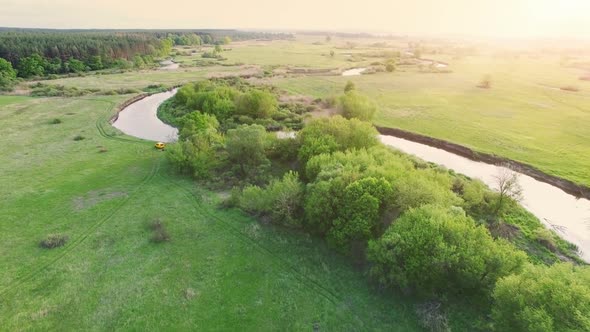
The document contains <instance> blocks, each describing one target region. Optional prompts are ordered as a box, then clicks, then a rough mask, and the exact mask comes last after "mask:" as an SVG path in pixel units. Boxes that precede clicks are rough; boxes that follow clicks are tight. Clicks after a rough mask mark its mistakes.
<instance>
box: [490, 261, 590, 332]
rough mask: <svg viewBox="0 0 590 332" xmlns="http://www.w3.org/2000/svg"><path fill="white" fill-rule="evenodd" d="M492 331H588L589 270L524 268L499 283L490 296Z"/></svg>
mask: <svg viewBox="0 0 590 332" xmlns="http://www.w3.org/2000/svg"><path fill="white" fill-rule="evenodd" d="M493 298H494V304H493V307H492V318H493V321H494V327H495V330H496V331H502V332H504V331H505V332H511V331H514V332H516V331H519V332H521V331H522V332H528V331H590V314H589V313H590V269H589V268H588V267H586V266H583V267H576V266H573V265H572V264H569V263H560V264H555V265H553V266H550V267H547V266H536V265H528V266H527V267H526V269H525V270H524V272H523V273H520V274H514V275H510V276H507V277H504V278H502V279H500V280H499V281H498V283H497V285H496V288H495V290H494V294H493Z"/></svg>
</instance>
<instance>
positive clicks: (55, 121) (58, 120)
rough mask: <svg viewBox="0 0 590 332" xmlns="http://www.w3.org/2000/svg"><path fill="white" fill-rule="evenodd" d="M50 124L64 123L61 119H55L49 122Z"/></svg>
mask: <svg viewBox="0 0 590 332" xmlns="http://www.w3.org/2000/svg"><path fill="white" fill-rule="evenodd" d="M49 123H50V124H60V123H62V121H61V119H58V118H55V119H53V120H51V121H49Z"/></svg>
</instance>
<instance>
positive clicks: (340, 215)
mask: <svg viewBox="0 0 590 332" xmlns="http://www.w3.org/2000/svg"><path fill="white" fill-rule="evenodd" d="M200 84H208V83H200ZM347 90H348V91H347V92H346V93H345V95H344V96H343V97H341V101H340V103H341V107H342V110H343V111H344V110H345V109H346V110H347V111H346V114H347V117H348V118H344V117H341V116H335V117H330V118H323V119H317V120H313V121H310V122H309V123H308V124H306V126H305V127H304V128H303V129H302V130H301V131H299V132H298V133H297V135H296V136H295V137H282V138H279V137H277V136H276V135H273V134H272V133H268V132H267V131H266V130H265V128H264V127H263V126H260V125H257V124H240V125H238V126H237V127H233V128H231V129H228V130H227V131H224V130H223V129H222V128H221V127H222V126H220V124H219V123H220V122H222V121H223V120H222V119H227V113H226V111H225V110H223V111H218V110H217V109H216V108H215V107H214V105H215V103H209V104H210V105H211V106H204V105H205V101H204V100H206V98H205V95H200V92H198V91H200V89H195V88H194V85H191V88H190V91H183V92H182V93H181V95H180V96H181V97H180V98H182V99H183V100H185V101H186V102H187V103H193V104H191V105H193V106H194V107H199V106H200V109H201V110H202V111H201V112H191V113H188V115H185V116H184V117H183V122H182V124H181V125H182V127H181V131H180V142H179V143H178V144H176V145H173V146H172V147H171V148H170V151H169V156H170V158H171V160H172V161H173V162H174V163H175V164H176V165H179V166H181V168H184V169H190V170H192V172H193V174H194V175H195V176H197V177H199V176H200V175H202V174H207V176H211V175H212V174H216V173H217V177H218V178H221V177H223V178H224V179H227V178H229V177H233V178H235V179H238V180H239V181H236V182H232V183H233V184H240V185H241V186H242V187H241V189H235V190H234V191H233V194H232V197H231V199H230V202H229V203H230V204H232V205H234V206H237V207H239V208H241V209H243V210H244V211H246V212H248V213H250V214H252V215H255V216H257V217H259V218H263V219H267V220H270V221H271V222H273V223H276V224H279V225H283V226H286V227H291V228H298V229H302V230H304V231H306V232H309V233H312V234H316V235H319V236H322V237H325V238H326V241H327V242H328V243H329V244H330V245H331V246H332V247H333V248H335V249H336V250H338V251H340V252H342V253H344V254H346V255H350V256H351V257H352V258H353V259H354V260H355V261H357V262H359V263H363V264H368V267H369V275H370V276H371V277H372V279H373V280H375V281H376V282H378V283H379V284H381V285H383V286H384V287H389V288H393V289H396V290H399V291H401V292H403V293H404V294H413V295H414V296H417V297H420V298H423V299H427V300H431V299H433V298H434V299H437V300H440V301H444V300H450V299H457V298H461V299H463V300H465V299H469V300H468V301H470V302H474V303H479V305H481V306H483V307H486V306H488V305H489V302H492V301H493V303H494V304H493V306H492V307H491V308H489V307H488V309H489V310H490V311H491V312H493V314H492V315H491V317H493V319H492V320H491V321H490V322H489V324H490V326H492V327H494V326H495V328H496V329H497V330H498V331H510V330H514V331H517V330H518V331H562V330H571V331H574V330H580V331H582V330H587V329H588V326H589V324H590V320H589V319H588V317H589V316H588V312H589V311H588V310H589V307H590V302H589V300H590V283H588V278H589V275H590V271H589V270H588V269H587V268H578V267H575V268H574V267H572V266H571V265H555V266H552V267H546V266H534V265H531V264H530V263H529V258H528V256H527V254H525V253H524V252H523V251H521V250H519V249H517V248H516V247H515V246H514V245H513V244H512V243H510V242H509V241H508V240H506V239H503V238H500V237H495V236H492V235H491V233H490V231H489V228H490V226H491V225H492V224H494V223H501V222H502V221H501V219H502V216H503V215H504V214H506V213H507V212H509V210H510V209H517V208H519V207H518V205H517V204H516V201H515V198H516V197H517V196H518V190H517V186H516V185H515V178H514V177H512V176H501V177H499V179H502V181H501V183H502V184H503V185H502V187H501V190H500V192H493V191H491V190H489V189H488V188H487V187H486V186H485V185H484V184H483V183H481V182H478V181H472V180H469V179H465V178H462V177H459V176H456V175H453V174H451V173H449V172H447V171H446V170H442V169H438V168H433V167H429V166H427V165H425V164H423V163H421V162H419V161H416V160H414V159H413V158H411V157H409V156H407V155H404V154H401V153H399V152H395V151H393V150H391V149H388V148H386V147H385V146H383V145H382V144H380V143H379V140H378V138H377V132H376V130H375V129H374V128H373V126H372V125H371V124H370V123H369V122H365V121H362V120H361V119H359V118H362V119H367V118H370V116H367V114H368V113H371V112H368V111H367V109H369V110H371V109H372V106H371V107H369V106H367V105H366V103H367V102H368V101H367V100H365V98H364V97H362V95H360V94H358V92H356V91H355V89H354V86H353V85H350V86H349V87H348V89H347ZM193 91H196V92H193ZM254 91H256V90H254ZM258 93H260V92H257V93H253V94H245V93H243V92H235V94H232V93H229V92H228V91H225V90H224V91H223V92H221V91H220V93H218V94H216V95H222V96H227V98H225V97H224V98H225V100H234V101H235V102H234V104H233V106H232V108H231V110H232V111H231V112H230V113H232V112H233V113H237V114H243V115H247V116H249V117H251V118H252V119H254V120H257V119H261V118H262V119H264V117H266V116H268V115H269V113H266V111H264V110H266V109H267V106H268V104H267V102H268V103H269V105H270V106H268V107H270V109H275V106H274V105H275V104H274V103H272V102H271V101H270V100H269V101H265V99H266V98H261V97H259V96H257V94H258ZM355 98H358V99H360V100H361V101H362V102H359V101H358V100H354V101H353V102H351V101H349V100H348V99H355ZM221 99H223V98H221ZM191 100H192V101H191ZM222 104H223V103H222V102H220V105H222ZM344 105H346V107H345V106H344ZM208 107H212V108H208ZM220 109H223V107H220ZM367 112H368V113H367ZM218 116H219V117H220V120H219V121H220V122H218V121H217V119H218V118H217V117H218ZM271 165H283V167H284V165H290V167H291V170H289V171H287V172H286V173H284V174H283V175H282V176H276V177H273V176H272V175H271V174H273V172H272V171H271V170H272V167H270V166H271ZM202 169H206V170H207V172H206V173H201V172H200V170H202ZM220 171H221V172H226V173H224V174H223V176H220V175H219V173H218V172H220ZM201 178H202V176H201ZM536 297H539V298H536ZM564 297H567V299H564ZM566 308H567V309H566Z"/></svg>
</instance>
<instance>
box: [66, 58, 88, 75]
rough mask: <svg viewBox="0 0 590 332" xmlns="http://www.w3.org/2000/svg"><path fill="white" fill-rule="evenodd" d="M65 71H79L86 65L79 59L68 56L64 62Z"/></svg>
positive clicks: (83, 69) (84, 68)
mask: <svg viewBox="0 0 590 332" xmlns="http://www.w3.org/2000/svg"><path fill="white" fill-rule="evenodd" d="M65 68H66V71H68V72H73V73H80V72H83V71H85V70H86V65H85V64H84V62H82V61H80V60H76V59H74V58H70V59H69V60H68V61H67V62H66V64H65Z"/></svg>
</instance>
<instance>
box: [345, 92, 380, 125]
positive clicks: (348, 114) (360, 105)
mask: <svg viewBox="0 0 590 332" xmlns="http://www.w3.org/2000/svg"><path fill="white" fill-rule="evenodd" d="M339 101H340V109H341V111H342V115H343V116H344V117H345V118H347V119H352V118H357V119H359V120H362V121H371V120H372V119H373V116H374V115H375V112H377V106H376V105H375V104H374V103H373V102H372V101H371V100H369V98H367V97H365V96H363V95H361V94H359V93H357V92H355V91H350V92H348V93H346V94H344V96H342V97H340V100H339Z"/></svg>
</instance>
